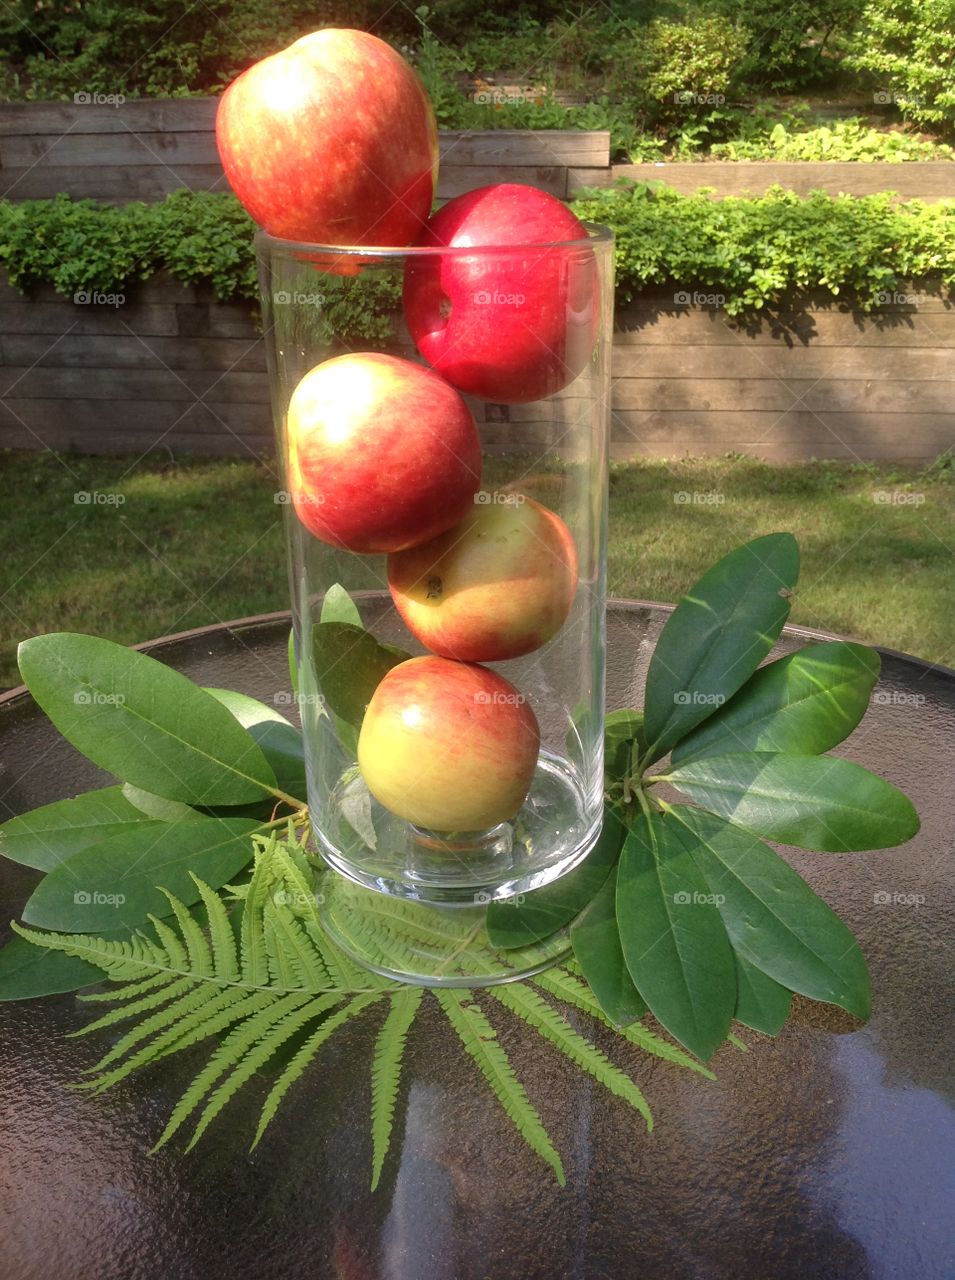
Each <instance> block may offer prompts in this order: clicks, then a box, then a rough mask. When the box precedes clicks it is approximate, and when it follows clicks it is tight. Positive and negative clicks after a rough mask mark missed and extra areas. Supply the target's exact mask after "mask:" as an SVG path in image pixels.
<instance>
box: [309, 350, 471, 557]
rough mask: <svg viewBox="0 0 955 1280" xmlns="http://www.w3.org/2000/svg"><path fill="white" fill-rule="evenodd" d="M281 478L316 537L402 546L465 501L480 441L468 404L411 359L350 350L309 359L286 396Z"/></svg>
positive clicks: (376, 548)
mask: <svg viewBox="0 0 955 1280" xmlns="http://www.w3.org/2000/svg"><path fill="white" fill-rule="evenodd" d="M286 435H287V438H288V484H289V493H290V498H291V501H292V503H293V504H294V507H295V511H296V513H297V514H298V517H299V519H300V520H301V521H302V523H303V524H304V525H305V527H306V528H307V529H308V530H310V532H312V533H314V534H315V536H316V537H317V538H321V539H322V541H323V542H329V543H331V545H332V546H334V547H341V548H343V549H344V550H346V551H358V552H363V553H372V552H381V551H401V550H404V548H405V547H413V546H415V545H416V544H417V543H419V542H427V541H428V540H429V539H430V538H434V537H436V536H437V535H438V534H439V533H443V532H444V530H445V529H450V528H451V526H452V525H455V524H457V523H458V521H460V520H461V519H462V518H463V517H464V515H465V514H466V513H467V512H468V511H470V510H472V509H473V498H474V494H475V493H476V491H477V489H478V486H479V484H480V482H481V445H480V441H479V440H478V434H477V428H476V427H475V425H474V419H473V418H472V417H471V411H470V410H469V409H468V407H467V405H466V404H465V403H464V401H463V400H462V399H461V397H460V396H459V395H458V393H457V392H456V391H455V390H454V388H453V387H451V386H449V385H448V383H447V382H445V381H444V379H443V378H440V377H438V375H437V374H436V373H432V372H431V370H430V369H425V368H424V367H423V366H421V365H419V364H414V363H412V361H410V360H402V359H399V358H398V357H397V356H388V355H380V354H378V353H375V352H372V353H365V352H353V353H351V354H349V355H344V356H336V357H335V358H334V359H332V360H326V361H325V362H324V363H323V364H319V365H316V366H315V368H314V369H312V370H310V372H309V373H307V374H306V375H305V377H304V378H303V379H302V381H301V382H300V383H299V384H298V386H297V387H296V388H295V390H294V392H293V393H292V398H291V400H290V401H289V407H288V416H287V426H286Z"/></svg>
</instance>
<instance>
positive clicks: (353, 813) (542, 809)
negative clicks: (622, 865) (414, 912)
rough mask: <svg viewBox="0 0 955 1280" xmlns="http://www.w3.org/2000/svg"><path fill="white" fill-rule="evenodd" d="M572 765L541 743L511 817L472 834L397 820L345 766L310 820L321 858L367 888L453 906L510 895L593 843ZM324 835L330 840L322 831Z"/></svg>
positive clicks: (557, 872)
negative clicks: (530, 779)
mask: <svg viewBox="0 0 955 1280" xmlns="http://www.w3.org/2000/svg"><path fill="white" fill-rule="evenodd" d="M593 809H594V807H593V805H591V804H590V803H589V796H588V795H587V794H586V793H585V790H584V787H583V784H582V780H581V776H580V772H579V770H577V769H576V768H575V767H574V765H573V764H572V763H570V762H569V761H567V760H565V759H562V758H561V757H559V756H557V755H555V754H552V753H550V752H547V751H542V752H541V754H540V759H539V761H538V765H537V770H536V772H535V774H534V779H533V782H532V784H531V788H530V791H529V793H528V796H527V799H526V801H525V803H524V805H523V807H522V809H521V811H520V813H518V815H517V817H516V818H514V819H513V820H512V821H511V822H502V823H499V824H498V825H497V826H495V827H492V828H490V829H488V830H486V831H480V832H463V833H462V832H458V833H449V832H434V831H427V830H424V829H423V828H421V827H417V826H414V825H412V824H411V823H408V822H404V821H403V820H401V819H400V818H397V817H395V815H394V814H392V813H389V812H388V811H387V810H386V809H384V808H383V807H382V806H381V805H380V804H378V802H377V801H376V800H375V799H374V797H373V796H371V794H370V793H369V791H368V787H367V785H366V784H365V781H364V779H363V778H362V777H361V774H360V773H359V772H358V770H357V769H351V770H349V771H348V772H347V773H346V774H345V775H344V776H343V778H342V781H341V782H340V783H339V785H338V787H337V788H336V789H335V790H334V792H333V793H332V794H331V796H330V797H329V801H328V803H327V804H326V806H325V808H324V809H323V811H322V821H321V825H319V824H317V823H316V824H313V829H314V830H315V835H316V839H317V842H318V846H319V848H320V850H321V853H322V856H323V857H324V859H325V861H326V862H327V863H328V864H329V866H331V867H332V868H333V869H334V870H335V871H338V872H339V873H340V874H341V875H343V876H346V877H347V878H348V879H349V880H351V881H354V882H355V884H357V885H363V886H364V887H365V888H367V889H371V890H374V891H375V892H377V893H381V894H389V895H392V896H394V897H398V898H405V899H410V900H412V901H415V902H419V903H432V904H434V905H438V906H454V907H456V908H458V909H460V910H465V909H467V908H469V907H474V906H479V907H484V906H486V905H487V904H488V903H489V902H492V901H497V900H499V899H500V900H503V899H513V898H515V897H516V896H518V895H519V894H522V893H526V892H529V891H530V890H532V889H539V888H542V887H543V886H544V885H545V884H549V883H550V882H551V881H552V880H556V879H557V878H558V877H560V876H562V875H565V874H566V873H567V872H568V871H571V870H572V869H573V868H574V867H575V866H576V865H577V864H578V863H579V862H581V861H582V860H583V859H584V858H585V857H586V856H587V854H588V853H589V852H590V850H591V848H592V847H593V844H594V841H595V840H596V838H597V834H598V832H599V830H600V821H601V812H600V811H599V810H598V811H597V812H596V814H595V815H594V816H592V814H593ZM333 834H334V836H335V839H334V840H333V839H332V835H333Z"/></svg>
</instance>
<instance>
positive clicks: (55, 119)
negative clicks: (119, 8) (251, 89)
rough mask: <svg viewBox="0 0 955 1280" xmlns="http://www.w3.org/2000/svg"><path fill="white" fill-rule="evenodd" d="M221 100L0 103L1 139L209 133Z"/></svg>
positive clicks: (157, 99)
mask: <svg viewBox="0 0 955 1280" xmlns="http://www.w3.org/2000/svg"><path fill="white" fill-rule="evenodd" d="M218 103H219V99H218V98H211V97H210V98H139V99H130V100H129V101H128V102H123V103H121V104H120V105H119V106H112V105H109V104H108V103H102V104H97V103H95V102H89V103H73V102H5V103H2V104H0V136H9V135H11V134H58V133H63V132H65V131H66V130H67V129H70V130H72V131H73V132H75V133H125V132H126V131H127V130H129V129H134V130H137V131H142V132H146V133H187V132H199V133H207V132H209V131H210V130H212V129H213V128H214V127H215V116H216V108H217V106H218Z"/></svg>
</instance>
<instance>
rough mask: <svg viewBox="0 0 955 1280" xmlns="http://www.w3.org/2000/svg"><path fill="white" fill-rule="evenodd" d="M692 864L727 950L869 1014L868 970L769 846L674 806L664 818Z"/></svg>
mask: <svg viewBox="0 0 955 1280" xmlns="http://www.w3.org/2000/svg"><path fill="white" fill-rule="evenodd" d="M670 823H671V827H672V829H673V830H674V831H676V832H677V834H678V838H679V840H680V841H681V843H682V845H683V847H684V849H685V850H686V851H687V853H688V854H690V855H691V856H692V857H693V858H694V859H695V860H696V862H697V865H698V866H699V867H700V869H701V871H702V872H703V875H704V876H705V878H706V883H707V885H708V887H709V889H710V892H712V893H714V894H718V895H719V898H720V902H719V911H720V914H721V915H722V917H723V923H724V924H725V926H726V930H727V932H728V934H729V936H730V940H731V941H732V943H733V948H734V950H735V951H736V952H737V953H738V954H739V955H741V956H742V957H743V959H744V960H746V961H748V962H749V964H751V965H753V966H754V967H755V968H757V969H759V970H760V971H761V972H763V973H765V974H768V976H769V977H770V978H773V979H774V980H775V981H776V982H778V983H780V984H781V985H782V986H784V987H787V988H788V989H789V990H790V991H798V992H799V993H800V994H801V995H804V996H809V998H810V999H812V1000H823V1001H825V1002H826V1003H828V1004H837V1005H840V1006H841V1007H842V1008H843V1009H847V1010H848V1011H849V1012H850V1013H853V1014H855V1016H856V1017H857V1018H862V1019H865V1018H868V1016H869V1009H870V991H869V973H868V970H867V968H866V963H865V959H864V957H863V955H862V951H861V950H860V948H859V944H858V942H856V940H855V938H854V937H853V936H852V934H851V932H850V931H849V929H848V928H847V927H846V925H845V924H843V922H842V921H841V920H840V919H839V917H838V916H837V915H836V913H835V912H834V911H833V910H832V908H831V907H829V906H828V905H827V904H826V903H825V902H823V900H822V899H821V898H819V897H817V896H816V894H815V893H813V891H812V889H810V887H809V885H808V884H806V882H805V880H803V878H802V877H801V876H800V875H798V874H797V872H795V871H794V870H793V869H792V867H791V866H790V865H789V863H788V862H786V861H784V860H783V859H782V858H781V857H780V856H779V854H777V853H776V852H775V851H774V850H773V849H770V847H769V845H767V844H764V843H763V842H762V840H758V839H757V838H756V837H755V836H753V835H751V834H750V833H749V832H748V831H742V830H741V829H740V828H739V827H734V826H733V825H732V824H731V823H729V822H726V821H724V820H723V819H722V818H718V817H716V815H715V814H712V813H705V812H704V811H703V810H701V809H690V808H688V807H687V806H686V805H676V806H674V809H673V816H672V818H671V819H670Z"/></svg>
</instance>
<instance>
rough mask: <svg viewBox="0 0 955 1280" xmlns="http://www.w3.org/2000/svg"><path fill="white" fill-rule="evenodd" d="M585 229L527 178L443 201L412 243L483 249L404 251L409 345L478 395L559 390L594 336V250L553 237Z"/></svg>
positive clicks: (527, 395)
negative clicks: (409, 253) (434, 252)
mask: <svg viewBox="0 0 955 1280" xmlns="http://www.w3.org/2000/svg"><path fill="white" fill-rule="evenodd" d="M587 238H588V237H587V230H586V228H585V227H584V225H583V223H582V222H581V221H580V220H579V219H578V218H576V217H575V216H574V214H573V213H571V211H570V210H569V209H568V208H567V207H566V205H563V204H561V202H560V201H559V200H557V199H555V197H554V196H550V195H548V194H547V193H546V192H545V191H539V190H538V189H537V188H536V187H528V186H524V185H522V184H521V183H516V182H502V183H498V184H496V185H494V186H490V187H480V188H479V189H478V190H476V191H469V192H468V193H467V194H466V195H462V196H457V197H456V198H455V199H454V200H450V201H449V202H448V203H447V204H446V205H444V206H443V207H442V208H441V209H439V210H438V211H437V213H435V214H433V215H432V217H431V218H430V220H429V221H428V225H427V228H426V229H425V232H424V234H423V235H422V237H421V239H420V240H419V244H420V245H422V246H428V245H446V246H452V247H453V248H455V249H458V250H461V249H465V248H471V247H473V248H481V249H483V250H485V251H484V252H482V253H479V254H474V255H471V254H466V253H460V252H459V253H455V254H449V255H441V256H438V255H430V256H429V255H427V254H424V255H419V256H417V257H414V256H412V257H410V258H409V259H408V262H407V263H406V266H405V281H404V307H405V319H406V321H407V325H408V329H409V331H410V333H411V336H412V338H413V339H414V342H415V345H416V346H417V348H418V350H419V351H420V352H421V354H422V355H423V356H424V358H425V359H426V360H427V361H428V362H429V364H431V365H432V366H433V367H434V368H435V369H437V370H438V372H439V373H441V374H443V375H444V377H446V378H447V379H448V381H449V382H453V383H454V385H455V386H456V387H460V388H461V390H462V391H466V392H469V393H470V394H472V395H476V396H481V397H482V398H483V399H485V400H493V401H496V402H498V403H501V404H521V403H525V402H526V401H529V400H539V399H541V398H542V397H544V396H549V395H553V394H554V393H555V392H557V391H560V390H561V388H562V387H564V386H566V385H567V384H568V383H569V382H572V381H573V379H574V378H576V377H577V375H578V374H579V373H580V372H581V370H582V369H583V368H584V367H585V366H586V364H587V362H588V361H589V359H590V357H591V354H592V352H593V349H594V342H595V341H596V336H597V318H598V317H597V299H598V291H597V266H596V261H595V258H594V254H593V252H592V250H591V249H590V248H587V247H582V246H580V245H577V246H576V247H571V246H569V245H567V244H566V243H562V242H566V241H581V240H583V241H586V240H587ZM491 247H494V248H497V249H499V252H496V253H492V252H488V251H487V250H488V249H490V248H491Z"/></svg>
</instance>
